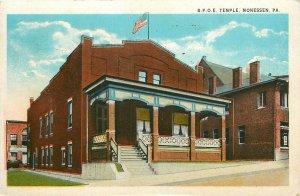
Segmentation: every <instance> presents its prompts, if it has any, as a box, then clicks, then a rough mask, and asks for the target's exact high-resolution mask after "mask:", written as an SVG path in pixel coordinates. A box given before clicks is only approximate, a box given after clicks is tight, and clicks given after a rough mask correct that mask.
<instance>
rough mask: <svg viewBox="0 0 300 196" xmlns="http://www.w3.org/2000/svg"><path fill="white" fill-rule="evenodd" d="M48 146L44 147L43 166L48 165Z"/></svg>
mask: <svg viewBox="0 0 300 196" xmlns="http://www.w3.org/2000/svg"><path fill="white" fill-rule="evenodd" d="M48 149H49V148H48V146H46V147H45V154H46V156H45V166H48V156H49V152H48Z"/></svg>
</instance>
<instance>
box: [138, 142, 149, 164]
mask: <svg viewBox="0 0 300 196" xmlns="http://www.w3.org/2000/svg"><path fill="white" fill-rule="evenodd" d="M138 146H139V148H140V150H141V153H142V157H143V158H146V160H147V162H148V145H146V144H145V143H144V142H143V140H142V139H139V140H138Z"/></svg>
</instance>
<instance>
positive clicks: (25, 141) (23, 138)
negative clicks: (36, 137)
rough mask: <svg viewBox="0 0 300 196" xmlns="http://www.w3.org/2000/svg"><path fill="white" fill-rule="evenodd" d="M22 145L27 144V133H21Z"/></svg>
mask: <svg viewBox="0 0 300 196" xmlns="http://www.w3.org/2000/svg"><path fill="white" fill-rule="evenodd" d="M22 146H27V135H22Z"/></svg>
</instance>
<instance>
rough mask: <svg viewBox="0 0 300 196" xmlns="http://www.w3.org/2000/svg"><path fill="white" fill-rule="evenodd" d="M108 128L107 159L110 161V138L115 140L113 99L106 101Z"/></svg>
mask: <svg viewBox="0 0 300 196" xmlns="http://www.w3.org/2000/svg"><path fill="white" fill-rule="evenodd" d="M107 103H108V129H107V130H106V134H107V158H106V160H107V161H111V149H110V140H111V139H114V140H115V134H116V130H115V101H112V100H109V101H108V102H107Z"/></svg>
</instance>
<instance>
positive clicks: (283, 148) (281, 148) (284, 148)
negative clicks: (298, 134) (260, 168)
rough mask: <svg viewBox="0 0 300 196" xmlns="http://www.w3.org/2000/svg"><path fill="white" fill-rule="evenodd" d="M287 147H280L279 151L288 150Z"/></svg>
mask: <svg viewBox="0 0 300 196" xmlns="http://www.w3.org/2000/svg"><path fill="white" fill-rule="evenodd" d="M288 149H289V147H280V150H288Z"/></svg>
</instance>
